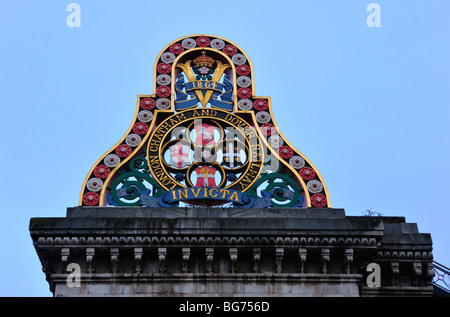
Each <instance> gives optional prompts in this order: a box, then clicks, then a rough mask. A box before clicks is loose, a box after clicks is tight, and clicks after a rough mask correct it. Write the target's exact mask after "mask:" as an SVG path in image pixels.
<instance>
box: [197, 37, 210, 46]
mask: <svg viewBox="0 0 450 317" xmlns="http://www.w3.org/2000/svg"><path fill="white" fill-rule="evenodd" d="M210 42H211V41H210V39H209V38H207V37H206V36H200V37H199V38H197V41H196V43H197V46H199V47H206V46H209V43H210Z"/></svg>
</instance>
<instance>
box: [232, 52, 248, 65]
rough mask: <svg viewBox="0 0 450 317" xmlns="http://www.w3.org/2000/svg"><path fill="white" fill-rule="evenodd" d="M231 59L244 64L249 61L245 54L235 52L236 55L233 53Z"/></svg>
mask: <svg viewBox="0 0 450 317" xmlns="http://www.w3.org/2000/svg"><path fill="white" fill-rule="evenodd" d="M231 60H232V61H233V63H234V64H236V65H243V64H245V62H246V61H247V58H246V57H245V55H244V54H235V55H233V57H232V58H231Z"/></svg>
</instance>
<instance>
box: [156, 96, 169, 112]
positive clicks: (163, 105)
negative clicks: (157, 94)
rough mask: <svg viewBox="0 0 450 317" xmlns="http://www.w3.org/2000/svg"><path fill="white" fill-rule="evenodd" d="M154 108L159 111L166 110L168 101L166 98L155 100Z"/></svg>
mask: <svg viewBox="0 0 450 317" xmlns="http://www.w3.org/2000/svg"><path fill="white" fill-rule="evenodd" d="M156 108H158V109H160V110H167V109H169V108H170V100H169V99H167V98H159V99H158V100H156Z"/></svg>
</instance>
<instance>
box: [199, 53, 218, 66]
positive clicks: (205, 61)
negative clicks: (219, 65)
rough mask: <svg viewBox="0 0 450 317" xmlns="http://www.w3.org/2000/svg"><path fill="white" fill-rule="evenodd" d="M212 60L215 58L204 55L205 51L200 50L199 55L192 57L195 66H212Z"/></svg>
mask: <svg viewBox="0 0 450 317" xmlns="http://www.w3.org/2000/svg"><path fill="white" fill-rule="evenodd" d="M214 62H215V60H214V59H213V58H211V57H209V56H206V52H205V51H203V52H202V55H200V56H199V57H197V58H196V59H194V64H195V66H197V68H199V67H203V66H206V67H208V68H211V67H212V66H213V64H214Z"/></svg>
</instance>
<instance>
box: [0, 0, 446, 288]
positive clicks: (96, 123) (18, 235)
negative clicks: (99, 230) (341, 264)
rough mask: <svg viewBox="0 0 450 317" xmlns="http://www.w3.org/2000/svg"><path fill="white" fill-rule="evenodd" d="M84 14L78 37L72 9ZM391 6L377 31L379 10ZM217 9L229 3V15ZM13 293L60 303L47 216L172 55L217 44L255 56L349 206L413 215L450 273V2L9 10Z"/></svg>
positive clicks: (284, 126) (3, 242)
mask: <svg viewBox="0 0 450 317" xmlns="http://www.w3.org/2000/svg"><path fill="white" fill-rule="evenodd" d="M71 2H76V3H78V4H79V5H80V7H81V27H80V28H69V27H68V26H67V25H66V18H67V16H68V14H69V12H66V7H67V5H68V4H69V3H71ZM371 2H376V3H378V4H379V5H380V8H381V27H379V28H369V27H368V26H367V24H366V18H367V16H368V15H369V12H367V11H366V7H367V5H368V4H369V3H371ZM213 3H214V5H213ZM0 4H1V5H0V107H1V115H0V148H1V155H0V163H1V165H0V166H1V168H0V173H1V174H0V179H1V182H0V193H1V195H0V213H1V221H0V296H50V295H51V294H50V292H49V290H48V284H47V282H46V281H45V276H44V273H43V272H42V270H41V265H40V263H39V260H38V257H37V255H36V252H35V250H34V247H33V245H32V241H31V238H30V236H29V231H28V224H29V219H30V218H31V217H64V216H65V213H66V208H67V207H71V206H76V205H77V204H78V196H79V193H80V189H81V186H82V183H83V180H84V178H85V176H86V174H87V173H88V171H89V169H90V168H91V167H92V165H93V164H94V163H95V161H96V160H97V159H98V158H99V157H100V156H101V155H102V154H104V153H105V152H106V151H107V150H109V149H110V148H111V147H112V146H113V145H114V144H116V142H117V141H118V140H119V139H120V138H121V137H122V136H123V135H124V133H125V132H126V131H127V129H128V127H129V125H130V123H131V121H132V118H133V116H134V111H135V105H136V98H137V95H138V94H152V93H153V91H152V87H153V78H152V72H153V65H154V62H155V59H156V57H157V55H158V53H159V52H160V50H161V49H162V48H163V47H164V46H165V45H167V44H168V43H170V42H171V41H173V40H176V39H177V38H179V37H182V36H186V35H190V34H201V33H203V34H213V35H218V36H221V37H224V38H227V39H229V40H231V41H233V42H235V43H236V44H237V45H239V46H240V47H241V48H242V49H243V50H244V51H245V52H246V53H247V54H248V56H249V57H250V59H251V61H252V63H253V66H254V69H255V73H254V78H255V87H256V95H259V96H270V97H271V98H272V106H273V111H274V115H275V118H276V121H277V123H278V124H279V126H280V128H281V131H282V132H283V134H284V135H285V136H286V138H287V139H288V140H289V141H290V142H291V143H292V144H293V145H294V146H295V147H296V148H297V149H298V150H299V151H301V152H302V153H303V154H304V155H306V157H308V159H309V160H310V161H311V162H312V163H313V164H314V165H315V167H316V168H317V169H318V170H319V172H320V173H321V175H322V177H323V179H324V181H325V183H326V185H327V187H328V190H329V194H330V199H331V205H332V207H334V208H345V210H346V214H347V215H362V213H363V212H364V211H365V210H367V209H370V208H372V210H373V211H377V212H380V213H382V214H383V215H385V216H405V217H406V220H407V221H408V222H416V223H418V226H419V230H420V232H423V233H431V235H432V238H433V241H434V257H435V260H436V261H438V262H441V263H442V264H444V265H447V266H449V265H450V255H449V252H448V250H449V246H448V245H449V243H450V235H449V233H448V232H449V228H450V226H449V224H450V221H449V220H450V207H449V203H448V202H449V196H450V195H449V193H450V185H449V181H448V180H449V179H450V167H449V162H450V146H449V145H450V142H449V135H450V110H449V105H450V62H449V56H450V23H449V21H448V15H449V12H450V1H448V0H440V1H439V0H408V1H406V0H396V1H381V0H379V1H368V0H367V1H366V0H348V1H335V0H314V1H313V0H309V1H299V0H295V1H294V0H292V1H285V0H278V1H242V0H240V1H220V2H217V1H213V2H209V3H207V2H205V3H202V4H200V3H195V4H194V3H191V2H187V1H170V2H168V1H141V0H133V1H112V0H110V1H100V0H89V1H87V0H78V1H65V0H58V1H55V0H39V1H36V0H29V1H24V0H15V1H4V0H1V1H0Z"/></svg>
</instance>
